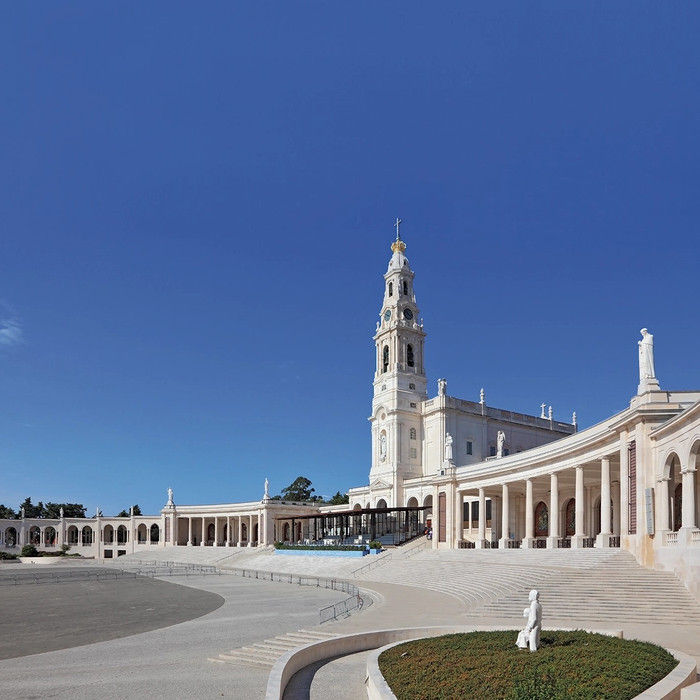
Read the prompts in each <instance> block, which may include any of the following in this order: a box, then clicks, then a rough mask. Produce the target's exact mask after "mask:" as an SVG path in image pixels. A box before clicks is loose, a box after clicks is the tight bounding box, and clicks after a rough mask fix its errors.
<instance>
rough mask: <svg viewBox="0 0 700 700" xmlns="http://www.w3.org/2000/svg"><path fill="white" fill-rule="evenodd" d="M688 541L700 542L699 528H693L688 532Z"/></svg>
mask: <svg viewBox="0 0 700 700" xmlns="http://www.w3.org/2000/svg"><path fill="white" fill-rule="evenodd" d="M690 543H691V544H700V530H693V531H691V533H690Z"/></svg>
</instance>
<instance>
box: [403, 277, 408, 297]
mask: <svg viewBox="0 0 700 700" xmlns="http://www.w3.org/2000/svg"><path fill="white" fill-rule="evenodd" d="M403 293H404V294H408V282H406V280H404V281H403Z"/></svg>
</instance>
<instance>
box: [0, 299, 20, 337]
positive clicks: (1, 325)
mask: <svg viewBox="0 0 700 700" xmlns="http://www.w3.org/2000/svg"><path fill="white" fill-rule="evenodd" d="M22 341H23V335H22V326H21V324H20V322H19V319H18V318H17V316H16V315H15V314H14V313H13V312H12V310H11V309H10V308H9V306H8V305H7V304H5V303H3V302H0V346H5V347H8V346H11V345H19V344H20V343H21V342H22Z"/></svg>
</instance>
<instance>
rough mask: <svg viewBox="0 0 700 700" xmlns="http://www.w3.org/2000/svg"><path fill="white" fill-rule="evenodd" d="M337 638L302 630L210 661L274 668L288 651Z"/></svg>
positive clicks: (232, 651)
mask: <svg viewBox="0 0 700 700" xmlns="http://www.w3.org/2000/svg"><path fill="white" fill-rule="evenodd" d="M335 636H336V635H335V634H332V633H329V632H320V631H318V630H304V629H301V630H298V631H297V632H288V633H287V634H282V635H279V636H277V637H273V638H272V639H266V640H265V641H262V642H256V643H255V644H252V645H251V646H245V647H241V648H240V649H232V650H231V651H229V652H226V653H223V654H219V655H218V656H217V657H215V658H210V659H209V661H212V662H214V663H232V664H240V663H245V664H251V665H253V666H262V667H265V668H272V667H273V666H274V665H275V662H276V661H277V659H279V658H280V656H282V655H283V654H286V653H287V652H288V651H291V650H292V649H297V648H299V647H303V646H305V645H307V644H312V643H313V642H322V641H324V640H326V639H331V638H333V637H335Z"/></svg>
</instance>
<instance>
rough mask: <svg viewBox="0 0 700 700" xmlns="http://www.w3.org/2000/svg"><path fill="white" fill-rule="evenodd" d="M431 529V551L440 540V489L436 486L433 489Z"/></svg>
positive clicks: (436, 546)
mask: <svg viewBox="0 0 700 700" xmlns="http://www.w3.org/2000/svg"><path fill="white" fill-rule="evenodd" d="M431 528H432V530H433V539H432V545H433V549H437V548H438V544H439V540H440V489H439V488H438V487H437V486H435V487H433V520H432V524H431Z"/></svg>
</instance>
